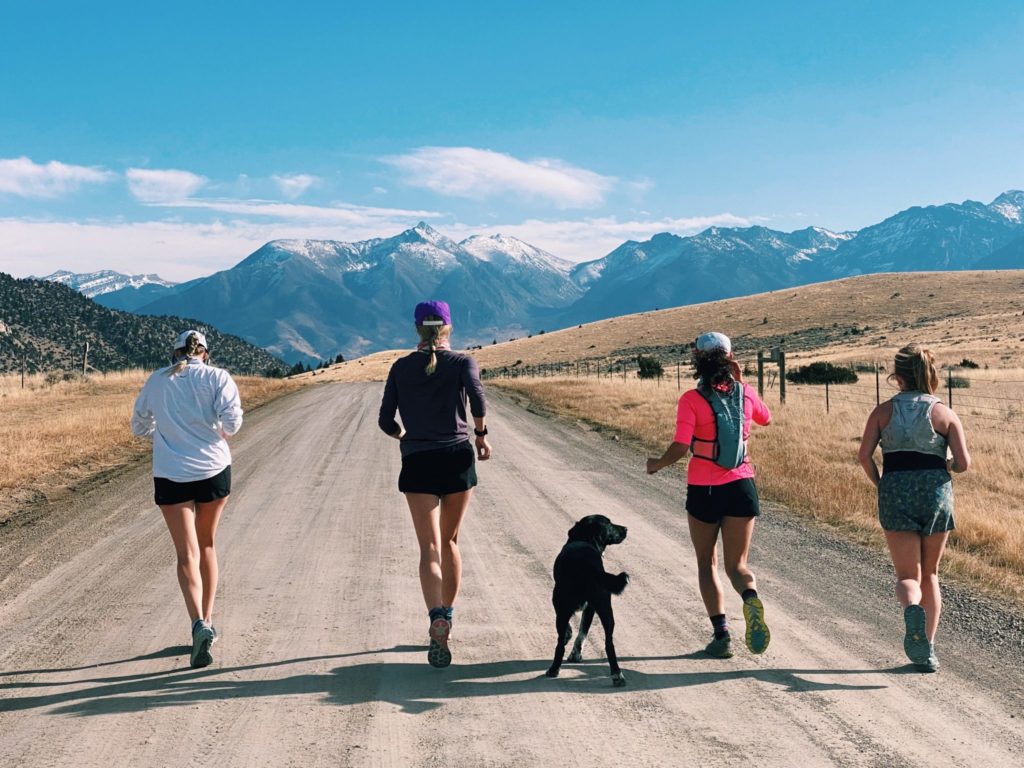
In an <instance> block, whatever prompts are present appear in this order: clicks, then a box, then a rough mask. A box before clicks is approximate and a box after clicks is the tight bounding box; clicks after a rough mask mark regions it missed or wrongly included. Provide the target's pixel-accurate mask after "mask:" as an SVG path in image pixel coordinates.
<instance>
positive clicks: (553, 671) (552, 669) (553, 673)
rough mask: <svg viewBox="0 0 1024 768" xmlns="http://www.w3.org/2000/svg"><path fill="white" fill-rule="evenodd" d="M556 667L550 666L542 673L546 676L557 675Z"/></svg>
mask: <svg viewBox="0 0 1024 768" xmlns="http://www.w3.org/2000/svg"><path fill="white" fill-rule="evenodd" d="M558 671H559V670H558V667H550V668H549V669H548V671H547V672H545V673H544V674H545V675H547V676H548V677H558Z"/></svg>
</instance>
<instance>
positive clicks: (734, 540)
mask: <svg viewBox="0 0 1024 768" xmlns="http://www.w3.org/2000/svg"><path fill="white" fill-rule="evenodd" d="M755 520H756V518H753V517H723V518H722V559H723V561H724V565H725V574H726V575H727V576H728V577H729V581H731V582H732V588H733V589H735V590H736V592H737V593H739V594H741V595H742V594H743V591H744V590H746V589H757V580H756V579H755V578H754V574H753V573H752V572H751V570H750V568H749V567H748V566H747V556H748V555H749V554H750V539H751V537H752V536H753V535H754V521H755Z"/></svg>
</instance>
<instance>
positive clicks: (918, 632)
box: [859, 344, 971, 672]
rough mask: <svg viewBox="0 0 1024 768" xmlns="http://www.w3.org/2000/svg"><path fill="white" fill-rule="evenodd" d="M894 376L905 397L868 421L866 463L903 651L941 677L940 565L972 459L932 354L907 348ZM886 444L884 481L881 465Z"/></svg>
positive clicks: (862, 457)
mask: <svg viewBox="0 0 1024 768" xmlns="http://www.w3.org/2000/svg"><path fill="white" fill-rule="evenodd" d="M889 378H890V380H891V381H894V382H895V383H896V385H897V386H898V387H899V389H900V391H899V393H898V394H897V395H896V396H895V397H893V398H892V399H891V400H888V401H887V402H884V403H882V404H881V405H879V406H878V407H876V408H875V409H874V410H873V411H872V412H871V415H870V416H869V417H868V422H867V425H866V426H865V427H864V437H863V439H862V440H861V445H860V454H859V460H860V464H861V466H862V467H863V468H864V471H865V472H866V473H867V476H868V479H869V480H871V482H872V483H874V485H875V486H876V487H877V488H878V520H879V522H880V523H881V525H882V528H883V530H884V531H885V540H886V543H887V544H888V546H889V554H890V556H891V557H892V563H893V567H894V568H895V570H896V597H897V599H898V600H899V602H900V605H901V606H902V607H903V621H904V625H905V626H904V629H905V634H904V638H903V649H904V651H905V652H906V654H907V657H908V658H909V659H910V660H911V661H912V662H913V663H914V664H915V666H916V667H917V668H918V669H919V670H920V671H922V672H935V671H936V670H937V669H938V667H939V661H938V658H937V657H936V655H935V632H936V630H937V629H938V626H939V615H940V614H941V613H942V594H941V591H940V589H939V561H940V560H941V559H942V553H943V551H944V550H945V548H946V540H947V539H948V538H949V532H950V531H951V530H953V528H954V524H953V485H952V482H951V480H950V472H966V471H967V468H968V467H969V466H970V464H971V456H970V454H969V453H968V452H967V441H966V438H965V437H964V428H963V425H962V424H961V423H960V419H959V418H958V417H957V415H956V414H955V413H954V412H953V410H952V409H951V408H947V407H946V406H945V405H943V404H942V403H941V402H939V399H938V398H937V397H935V394H934V393H935V390H936V389H938V386H939V374H938V371H937V370H936V369H935V358H934V356H933V355H932V353H931V352H930V351H929V350H927V349H924V348H923V347H921V346H920V345H918V344H908V345H907V346H905V347H903V349H901V350H900V351H899V352H897V353H896V361H895V369H894V372H893V374H892V375H891V376H890V377H889ZM879 444H881V447H882V473H881V475H879V472H878V466H877V465H876V464H875V459H874V454H875V448H876V447H877V446H878V445H879Z"/></svg>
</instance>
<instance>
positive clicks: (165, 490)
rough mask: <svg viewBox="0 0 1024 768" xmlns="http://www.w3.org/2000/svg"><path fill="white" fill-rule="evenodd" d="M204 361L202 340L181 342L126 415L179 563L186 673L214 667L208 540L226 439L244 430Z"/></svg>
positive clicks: (190, 337)
mask: <svg viewBox="0 0 1024 768" xmlns="http://www.w3.org/2000/svg"><path fill="white" fill-rule="evenodd" d="M209 358H210V355H209V352H208V347H207V344H206V337H205V336H204V335H203V334H202V333H200V332H199V331H185V332H184V333H182V334H181V335H179V336H178V339H177V341H176V342H175V345H174V354H173V358H172V359H173V361H174V363H173V365H171V366H169V367H167V368H162V369H160V370H158V371H156V372H155V373H153V374H152V375H151V376H150V377H149V379H148V380H147V381H146V384H145V385H144V386H143V387H142V391H141V392H140V393H139V396H138V398H137V399H136V401H135V409H134V411H133V413H132V432H133V433H134V434H135V435H137V436H138V437H146V438H149V439H151V440H152V441H153V485H154V489H155V501H156V504H157V506H159V507H160V510H161V512H163V515H164V520H165V521H166V523H167V530H168V531H170V533H171V538H172V539H173V540H174V549H175V552H176V553H177V556H178V583H179V584H180V585H181V592H182V594H183V595H184V596H185V607H186V608H187V609H188V615H189V618H190V619H191V620H192V655H191V665H192V667H205V666H207V665H208V664H210V663H211V662H212V661H213V656H212V655H211V654H210V646H211V645H212V644H213V643H214V642H215V641H216V640H217V632H216V630H215V629H214V628H213V624H212V618H213V601H214V597H215V596H216V594H217V552H216V550H215V549H214V536H215V535H216V532H217V523H218V521H219V520H220V515H221V512H223V511H224V506H225V505H226V504H227V500H228V495H229V494H230V493H231V450H230V449H229V448H228V444H227V440H226V439H225V438H227V437H228V436H230V435H233V434H235V433H236V432H237V431H238V430H239V428H240V427H241V426H242V404H241V400H240V398H239V395H238V387H237V386H236V385H235V382H234V381H233V380H232V378H231V376H230V374H228V372H227V371H225V370H222V369H220V368H214V367H213V366H212V365H208V364H207V363H208V360H209Z"/></svg>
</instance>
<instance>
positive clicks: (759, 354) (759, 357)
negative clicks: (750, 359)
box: [757, 349, 764, 400]
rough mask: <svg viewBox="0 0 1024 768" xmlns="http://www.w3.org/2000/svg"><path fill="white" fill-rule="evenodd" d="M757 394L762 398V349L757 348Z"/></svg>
mask: <svg viewBox="0 0 1024 768" xmlns="http://www.w3.org/2000/svg"><path fill="white" fill-rule="evenodd" d="M757 396H758V397H760V398H761V399H762V400H763V399H764V350H763V349H759V350H757Z"/></svg>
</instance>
